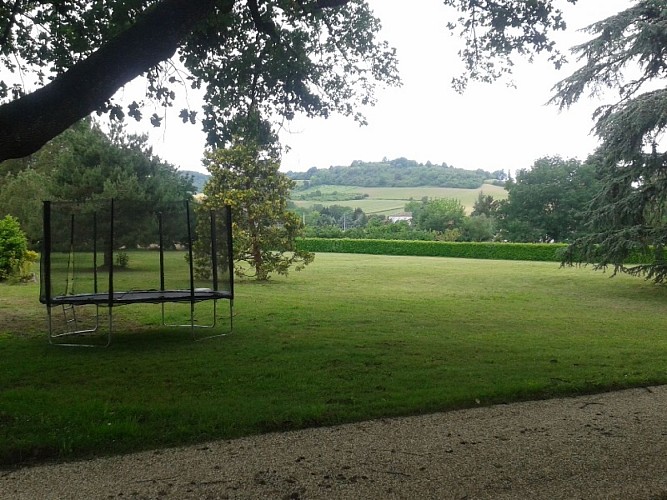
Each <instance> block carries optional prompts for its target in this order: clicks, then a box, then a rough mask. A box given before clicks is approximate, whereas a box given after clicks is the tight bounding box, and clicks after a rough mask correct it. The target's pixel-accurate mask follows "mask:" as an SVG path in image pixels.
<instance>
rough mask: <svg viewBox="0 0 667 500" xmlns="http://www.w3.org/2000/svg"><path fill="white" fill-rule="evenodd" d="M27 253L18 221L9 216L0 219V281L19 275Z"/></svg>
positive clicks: (26, 242)
mask: <svg viewBox="0 0 667 500" xmlns="http://www.w3.org/2000/svg"><path fill="white" fill-rule="evenodd" d="M27 252H28V239H27V238H26V235H25V233H24V232H23V231H22V230H21V225H20V224H19V221H18V219H16V218H15V217H12V216H11V215H6V216H5V218H4V219H0V281H3V280H6V279H7V278H9V277H10V276H17V275H19V274H21V270H22V266H23V264H24V262H25V261H26V259H27V258H28V254H27Z"/></svg>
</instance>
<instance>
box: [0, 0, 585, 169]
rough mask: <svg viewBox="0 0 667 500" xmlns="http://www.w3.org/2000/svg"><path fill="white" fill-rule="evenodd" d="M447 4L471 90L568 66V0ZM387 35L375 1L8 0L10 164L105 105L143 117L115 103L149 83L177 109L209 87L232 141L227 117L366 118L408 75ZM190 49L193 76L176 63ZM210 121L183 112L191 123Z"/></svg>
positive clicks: (153, 93)
mask: <svg viewBox="0 0 667 500" xmlns="http://www.w3.org/2000/svg"><path fill="white" fill-rule="evenodd" d="M568 1H570V2H574V1H575V0H568ZM443 3H444V4H445V5H449V6H451V7H454V9H456V10H458V11H459V12H460V13H461V16H460V19H459V20H458V21H457V22H455V23H452V24H451V28H452V29H455V30H460V34H461V36H462V37H463V38H464V39H465V40H466V41H467V48H466V49H465V50H464V51H462V53H461V56H462V58H463V59H464V60H465V62H466V67H467V68H466V69H467V73H466V75H464V76H463V77H462V78H460V79H457V81H456V85H457V86H458V87H459V88H463V87H465V82H466V81H467V78H468V77H471V78H476V79H482V80H489V81H490V80H493V79H495V78H497V77H499V76H501V75H503V74H506V73H509V72H511V67H512V57H513V56H514V55H517V54H519V55H520V56H521V57H525V56H528V57H531V56H532V55H534V54H536V53H540V52H546V53H549V57H550V58H551V59H552V60H553V61H554V63H555V64H556V65H559V64H560V62H561V56H560V54H559V53H558V51H557V50H555V48H554V45H553V42H552V41H551V40H550V39H549V33H550V31H552V30H559V29H564V28H565V23H564V21H563V18H562V15H561V13H560V11H559V10H558V9H556V8H555V7H554V4H555V1H554V0H531V1H530V2H516V1H515V0H497V1H494V2H470V1H469V0H444V2H443ZM112 6H113V7H112ZM405 8H410V9H419V3H418V2H413V3H411V4H410V5H409V6H408V5H407V4H406V7H405ZM444 15H445V14H444V13H443V17H444ZM379 30H380V23H379V20H378V19H377V18H376V17H375V16H374V15H373V13H372V11H371V10H370V8H369V6H368V3H367V2H366V1H364V0H298V1H286V0H263V1H260V0H118V1H115V2H113V3H111V2H99V1H94V0H50V1H48V0H47V1H41V2H25V1H19V0H13V1H5V2H0V65H1V66H2V67H3V70H5V73H3V75H6V74H7V73H6V72H7V71H9V72H10V73H11V75H12V76H9V77H4V76H3V78H2V80H0V161H2V160H5V159H9V158H17V157H22V156H26V155H28V154H31V153H33V152H35V151H36V150H37V149H39V148H40V147H41V146H42V145H44V144H45V143H46V142H47V141H48V140H50V139H52V138H53V137H55V136H56V135H58V134H60V133H61V132H63V131H64V130H66V129H67V128H68V127H69V126H71V125H73V124H74V123H76V122H77V121H79V120H81V119H82V118H84V117H86V116H88V115H89V114H90V113H92V112H95V111H98V112H109V113H110V114H111V116H113V117H116V118H120V117H122V116H124V115H129V116H131V117H133V118H137V119H139V118H141V114H142V108H141V103H140V102H131V103H119V102H115V101H114V100H113V96H114V94H115V93H116V91H117V90H118V89H119V88H121V87H122V86H123V85H125V84H126V83H128V82H130V81H132V80H133V79H135V78H137V77H145V78H146V80H147V85H146V88H147V93H148V97H150V98H151V99H153V100H155V101H157V102H159V103H161V104H163V105H164V106H165V107H169V106H170V105H171V104H173V102H174V100H175V98H176V93H177V92H184V90H185V88H186V87H188V86H190V87H194V88H203V89H205V91H206V96H205V99H206V105H205V107H204V109H203V113H202V114H203V116H202V115H201V114H200V115H199V118H200V119H201V123H202V125H203V127H204V129H205V130H206V132H207V133H208V141H209V144H210V145H212V146H221V145H223V144H225V143H229V141H230V140H231V135H230V132H229V128H228V127H227V125H228V124H229V122H230V121H231V120H233V119H234V117H235V116H236V115H237V114H241V115H244V114H246V111H247V110H248V109H252V108H253V107H254V108H256V109H257V110H259V111H260V112H261V113H262V114H263V116H264V118H269V117H279V119H291V118H292V117H293V116H294V115H295V114H296V113H305V114H306V115H308V116H329V115H330V114H332V113H342V114H344V115H351V116H354V117H355V118H356V119H358V120H359V121H360V122H363V116H361V115H360V114H359V109H360V108H361V106H363V105H366V104H372V103H373V102H374V99H375V89H376V86H377V85H378V84H387V85H396V84H398V83H399V80H398V76H397V69H396V67H397V65H396V57H395V53H394V50H393V49H391V48H390V47H389V46H388V45H387V44H386V43H385V42H383V41H381V40H379V39H378V33H379ZM156 34H159V35H158V36H156ZM176 54H177V57H178V59H179V60H180V63H181V64H182V66H184V68H185V71H184V73H180V72H178V71H175V70H174V67H176V66H178V65H174V64H172V63H171V62H170V58H171V57H173V56H174V55H176ZM21 78H23V81H27V82H30V81H31V80H34V81H35V82H36V86H37V88H36V90H32V87H30V86H24V85H23V83H22V80H21ZM29 85H32V84H31V83H30V84H29ZM197 115H198V113H197V110H191V109H182V110H180V111H179V116H180V118H181V119H183V121H185V122H188V121H192V122H194V121H196V120H197V119H198V116H197ZM161 118H162V117H161V116H159V115H158V114H153V115H152V116H151V117H150V121H151V122H152V123H153V124H159V122H160V120H161Z"/></svg>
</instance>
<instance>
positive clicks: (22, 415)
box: [0, 254, 667, 466]
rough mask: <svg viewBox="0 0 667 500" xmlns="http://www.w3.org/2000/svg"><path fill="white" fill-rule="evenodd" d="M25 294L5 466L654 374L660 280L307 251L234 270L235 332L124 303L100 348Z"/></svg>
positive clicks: (2, 374)
mask: <svg viewBox="0 0 667 500" xmlns="http://www.w3.org/2000/svg"><path fill="white" fill-rule="evenodd" d="M173 258H181V257H180V256H174V257H173ZM140 259H141V256H140V255H139V254H132V255H131V261H130V264H131V265H132V263H133V262H135V263H137V262H138V261H139V260H140ZM128 272H130V273H131V272H132V271H128ZM138 277H139V278H140V277H141V276H138ZM37 296H38V286H37V285H36V284H30V285H22V286H7V285H0V353H1V356H2V370H0V388H2V389H1V391H0V424H1V425H0V464H3V465H5V466H6V465H9V464H12V463H18V462H24V461H29V460H43V459H46V458H59V459H69V458H75V457H83V456H90V455H100V454H109V453H120V452H127V451H132V450H138V449H147V448H152V447H160V446H168V445H176V444H184V443H194V442H200V441H203V440H209V439H217V438H230V437H235V436H241V435H247V434H252V433H261V432H267V431H273V430H283V429H294V428H299V427H305V426H315V425H330V424H336V423H340V422H348V421H354V420H361V419H369V418H373V417H380V416H395V415H410V414H416V413H421V412H433V411H441V410H449V409H453V408H461V407H469V406H475V405H478V404H481V405H488V404H492V403H497V402H509V401H516V400H522V399H533V398H546V397H551V396H556V395H563V394H578V393H583V392H594V391H604V390H609V389H615V388H621V387H630V386H640V385H647V384H660V383H667V361H666V360H667V288H664V287H658V286H655V285H652V284H650V283H647V282H644V281H642V280H639V279H636V278H628V277H626V276H618V277H616V278H613V279H610V278H609V276H608V275H605V274H602V273H595V272H593V271H591V270H590V269H580V268H567V269H560V268H559V267H558V265H557V264H553V263H539V262H537V263H536V262H505V261H502V262H501V261H487V260H462V259H443V258H417V257H385V256H370V255H369V256H366V255H364V256H360V255H345V254H318V255H317V257H316V259H315V262H314V263H313V264H312V266H310V267H308V268H307V269H306V270H305V271H303V272H301V273H293V274H291V275H290V276H289V277H288V278H287V279H283V278H277V279H275V280H273V281H272V282H270V283H265V284H257V283H253V282H245V283H240V284H237V299H236V317H235V318H234V329H235V331H234V334H233V335H230V336H227V337H223V338H219V339H212V340H208V341H204V342H197V343H195V342H192V341H191V338H190V332H189V331H188V330H187V329H184V330H179V329H176V328H165V327H159V326H158V320H159V306H152V305H137V306H126V307H121V308H117V313H118V315H117V316H118V319H117V328H118V330H119V332H118V334H117V335H116V336H115V338H114V343H113V344H112V345H111V347H110V348H108V349H82V348H69V349H68V348H58V347H53V346H50V345H49V344H48V342H47V339H46V335H45V333H44V330H45V313H44V311H43V309H42V306H40V305H39V303H38V301H37ZM224 305H226V304H223V306H224ZM221 311H222V312H223V313H226V309H225V308H224V307H223V308H222V309H221ZM222 316H224V314H222ZM142 325H146V326H142Z"/></svg>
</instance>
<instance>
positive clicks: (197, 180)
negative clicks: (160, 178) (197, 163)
mask: <svg viewBox="0 0 667 500" xmlns="http://www.w3.org/2000/svg"><path fill="white" fill-rule="evenodd" d="M179 172H180V173H181V175H183V176H190V177H192V183H193V184H194V185H195V187H196V188H197V192H198V193H201V192H202V191H204V184H206V181H208V178H209V177H211V176H210V175H209V174H202V173H201V172H195V171H194V170H179Z"/></svg>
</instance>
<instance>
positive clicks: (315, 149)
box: [145, 0, 632, 172]
mask: <svg viewBox="0 0 667 500" xmlns="http://www.w3.org/2000/svg"><path fill="white" fill-rule="evenodd" d="M369 1H370V5H371V7H372V8H373V10H374V11H375V13H376V14H377V16H378V17H379V18H380V19H381V21H382V26H383V31H382V34H383V37H384V38H385V39H387V40H388V41H389V42H390V44H392V45H393V46H394V47H396V49H397V52H398V58H399V71H400V74H401V78H402V79H403V86H402V87H400V88H390V89H383V90H381V91H380V92H379V94H378V103H377V105H376V106H375V107H373V108H369V109H367V110H366V112H365V114H366V116H367V118H368V125H367V126H364V127H360V126H359V125H357V124H356V123H355V122H354V121H353V120H352V119H351V118H344V117H333V118H329V119H327V120H325V119H307V118H297V119H295V120H294V121H292V122H291V123H288V124H287V125H286V128H285V129H284V130H283V131H282V132H281V134H280V136H281V139H282V141H283V143H284V145H288V146H289V147H290V148H291V149H290V151H289V152H288V153H286V154H285V155H284V156H283V162H282V170H284V171H287V170H296V171H301V170H307V169H309V168H310V167H313V166H314V167H318V168H327V167H329V166H331V165H349V164H350V163H351V162H352V161H354V160H363V161H380V160H381V159H382V158H383V157H387V158H389V159H393V158H398V157H406V158H408V159H411V160H417V161H419V162H426V161H431V162H433V163H442V162H445V163H447V164H448V165H450V166H454V167H460V168H466V169H477V168H482V169H484V170H488V171H493V170H497V169H503V170H508V169H511V170H512V171H516V170H518V169H520V168H529V167H530V166H531V165H532V164H533V162H534V161H535V160H536V159H538V158H540V157H543V156H547V155H560V156H563V157H565V158H579V159H582V160H583V159H585V158H586V156H587V155H588V154H589V153H591V152H593V150H594V149H595V147H596V146H597V140H596V138H595V137H594V136H592V135H591V134H590V131H591V128H592V126H593V122H592V120H591V114H592V112H593V110H594V109H595V108H596V107H597V106H598V105H599V104H600V103H601V101H591V100H583V101H581V102H579V103H578V104H576V105H575V106H573V107H572V108H570V109H569V110H564V111H562V112H559V110H558V109H557V108H556V107H555V106H547V105H546V102H547V101H548V99H549V97H550V96H551V88H552V87H553V85H554V84H555V83H557V82H558V81H559V80H561V79H563V78H565V77H566V76H568V75H569V74H570V73H571V72H572V71H573V70H574V69H575V68H576V67H577V65H576V62H575V61H574V57H570V58H569V59H571V60H572V62H571V64H570V65H568V66H566V67H564V68H563V69H561V70H560V71H556V70H555V69H554V68H553V66H552V65H551V64H550V63H548V62H547V61H546V57H545V58H542V59H539V60H537V61H535V62H534V63H533V64H529V63H527V62H523V61H521V62H520V63H519V64H517V66H516V68H515V76H514V83H515V85H516V88H511V87H508V86H507V85H506V82H502V81H500V82H496V83H495V84H493V85H488V84H476V83H475V84H471V85H470V86H469V88H468V90H467V91H466V92H465V93H464V94H463V95H459V94H457V93H456V92H455V91H454V90H453V89H452V88H451V86H450V81H451V79H452V77H453V76H457V75H458V74H459V73H460V72H461V68H462V66H461V63H460V61H459V60H458V56H457V51H458V49H459V44H460V42H459V40H458V39H457V37H453V36H451V34H450V32H449V31H448V30H447V29H446V23H447V21H448V20H452V19H453V16H454V15H455V13H453V12H452V11H451V10H450V9H448V8H446V7H445V6H443V5H442V2H441V0H413V2H410V3H409V5H410V7H406V5H408V2H406V1H405V0H369ZM557 3H558V4H560V5H561V6H562V7H563V9H564V10H565V13H566V21H567V23H568V27H569V28H568V32H567V34H562V35H558V40H559V46H560V48H561V49H562V50H567V49H569V47H571V46H573V45H575V44H577V43H580V42H582V41H584V40H586V36H584V35H583V34H581V33H578V32H577V30H578V29H579V28H582V27H584V26H587V25H589V24H591V23H593V22H594V21H597V20H599V19H602V18H604V17H607V16H608V15H611V14H614V13H616V12H618V11H619V10H622V9H624V8H627V7H628V6H629V5H631V3H632V2H631V0H579V1H578V3H577V5H576V6H571V5H570V4H567V3H566V2H565V1H564V0H557ZM610 98H612V99H613V95H612V96H611V97H610ZM191 104H192V103H191ZM178 122H179V120H178V118H177V117H175V116H171V117H169V118H168V119H167V121H166V124H165V125H164V126H163V127H162V128H161V129H153V130H148V129H149V128H150V126H148V127H147V129H146V130H145V131H146V132H149V133H150V136H151V144H152V145H153V147H154V151H155V152H156V153H157V154H158V155H160V156H161V157H162V158H164V159H165V160H167V161H169V162H171V163H173V164H175V165H177V166H179V167H180V168H182V169H186V170H199V171H202V172H206V170H205V168H204V167H203V166H202V164H201V158H202V153H203V149H204V136H203V134H202V133H201V132H200V131H199V127H198V126H196V125H195V126H183V125H180V124H179V123H178Z"/></svg>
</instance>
